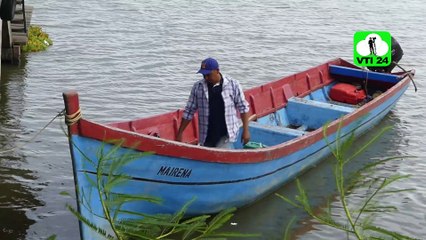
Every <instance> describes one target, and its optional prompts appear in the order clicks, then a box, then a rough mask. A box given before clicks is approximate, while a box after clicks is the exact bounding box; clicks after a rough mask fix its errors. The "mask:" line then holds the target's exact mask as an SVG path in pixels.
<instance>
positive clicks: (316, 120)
mask: <svg viewBox="0 0 426 240" xmlns="http://www.w3.org/2000/svg"><path fill="white" fill-rule="evenodd" d="M286 109H287V114H288V118H289V123H290V124H292V125H296V126H302V125H303V126H307V128H308V129H318V128H320V127H322V126H323V125H324V124H326V123H327V122H330V121H334V120H336V119H339V118H340V117H342V116H343V115H346V114H348V113H350V112H352V111H354V110H355V109H356V107H350V106H342V105H336V104H332V103H328V102H322V101H315V100H310V99H304V98H299V97H292V98H290V99H289V100H288V103H287V107H286Z"/></svg>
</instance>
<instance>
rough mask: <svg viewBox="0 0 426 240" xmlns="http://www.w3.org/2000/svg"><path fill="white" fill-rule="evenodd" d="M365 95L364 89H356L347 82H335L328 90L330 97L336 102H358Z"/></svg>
mask: <svg viewBox="0 0 426 240" xmlns="http://www.w3.org/2000/svg"><path fill="white" fill-rule="evenodd" d="M366 97H367V95H366V94H365V91H364V89H357V87H356V86H354V85H352V84H349V83H337V84H336V85H334V86H333V87H332V88H331V90H330V98H331V99H332V100H333V101H336V102H342V103H349V104H358V103H360V102H362V101H363V100H364V99H365V98H366Z"/></svg>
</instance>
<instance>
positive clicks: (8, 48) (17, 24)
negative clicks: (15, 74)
mask: <svg viewBox="0 0 426 240" xmlns="http://www.w3.org/2000/svg"><path fill="white" fill-rule="evenodd" d="M24 1H25V0H17V1H16V9H15V16H14V18H13V19H12V20H11V21H3V20H2V24H1V35H2V38H1V46H2V47H1V60H2V63H3V62H5V63H12V64H18V63H19V61H20V58H21V46H23V45H25V44H27V42H28V28H29V26H30V23H31V17H32V13H33V9H34V8H33V7H32V6H27V5H25V2H24ZM24 8H25V12H24V11H23V9H24Z"/></svg>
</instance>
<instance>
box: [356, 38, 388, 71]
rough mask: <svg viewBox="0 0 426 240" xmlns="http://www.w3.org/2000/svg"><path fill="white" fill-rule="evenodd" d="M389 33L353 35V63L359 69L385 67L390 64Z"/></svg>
mask: <svg viewBox="0 0 426 240" xmlns="http://www.w3.org/2000/svg"><path fill="white" fill-rule="evenodd" d="M391 44H392V40H391V35H390V33H389V32H385V31H359V32H355V34H354V63H355V65H357V66H361V67H386V66H389V64H391V62H392V45H391Z"/></svg>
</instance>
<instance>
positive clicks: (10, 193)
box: [0, 59, 42, 240]
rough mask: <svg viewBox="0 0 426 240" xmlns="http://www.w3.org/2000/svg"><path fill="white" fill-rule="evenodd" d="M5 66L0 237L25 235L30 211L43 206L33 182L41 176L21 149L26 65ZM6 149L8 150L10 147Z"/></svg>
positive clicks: (0, 89) (0, 86)
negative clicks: (24, 165) (29, 165)
mask: <svg viewBox="0 0 426 240" xmlns="http://www.w3.org/2000/svg"><path fill="white" fill-rule="evenodd" d="M21 64H22V65H21V66H10V67H3V68H2V76H1V83H0V239H2V240H3V239H25V236H26V231H27V229H28V228H29V226H30V225H32V224H33V223H34V222H35V221H34V220H32V219H29V218H28V217H27V212H28V211H31V210H34V209H35V208H36V207H38V206H41V205H42V203H41V202H40V201H39V200H37V199H36V196H35V195H34V191H35V190H36V189H34V188H33V187H32V182H33V181H35V180H37V179H36V177H35V174H34V173H33V171H32V170H27V169H22V168H21V166H22V163H25V162H26V158H25V155H24V154H22V153H21V152H20V149H13V148H16V147H17V146H19V145H21V136H22V134H25V130H24V129H23V128H22V126H21V124H20V121H21V118H22V113H23V111H24V107H23V104H22V103H23V95H24V90H25V83H24V76H23V75H24V72H25V70H24V67H25V59H24V61H23V62H22V63H21ZM10 149H12V150H11V151H8V152H4V151H6V150H10Z"/></svg>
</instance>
